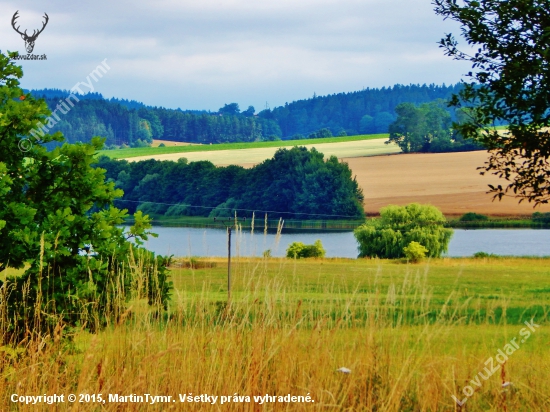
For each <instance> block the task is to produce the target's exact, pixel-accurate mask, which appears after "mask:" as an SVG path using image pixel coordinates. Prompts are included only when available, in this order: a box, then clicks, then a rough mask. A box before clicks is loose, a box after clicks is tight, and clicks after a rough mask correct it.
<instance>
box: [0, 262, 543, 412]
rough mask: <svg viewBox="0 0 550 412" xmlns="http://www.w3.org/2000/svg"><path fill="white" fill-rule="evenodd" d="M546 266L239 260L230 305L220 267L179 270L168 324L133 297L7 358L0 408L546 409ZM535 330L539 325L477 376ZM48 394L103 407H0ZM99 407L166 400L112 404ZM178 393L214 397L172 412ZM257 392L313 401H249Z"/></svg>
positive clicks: (5, 352) (178, 266) (182, 266)
mask: <svg viewBox="0 0 550 412" xmlns="http://www.w3.org/2000/svg"><path fill="white" fill-rule="evenodd" d="M549 262H550V261H549V260H547V259H520V258H517V259H512V258H510V259H508V258H499V259H450V258H446V259H434V260H431V261H425V262H424V263H421V264H416V265H412V264H407V263H406V262H402V261H385V260H365V259H359V260H345V259H320V260H310V259H308V260H292V259H278V258H277V259H276V258H263V259H260V258H255V259H254V258H237V259H234V260H233V262H232V263H233V264H232V286H233V287H232V298H231V301H230V302H229V303H227V267H226V260H224V259H221V258H218V259H214V258H212V259H210V258H208V259H206V258H205V259H201V258H198V259H195V260H194V262H192V264H186V262H184V261H182V260H176V262H175V264H174V268H173V270H172V280H173V282H174V292H173V296H172V300H171V303H170V305H169V308H168V311H167V312H166V313H162V314H160V315H159V314H158V312H155V311H151V310H150V309H148V307H147V305H146V302H144V301H141V300H139V299H136V300H134V301H132V302H130V304H129V306H130V308H129V309H128V310H127V311H126V313H124V314H123V315H122V316H121V317H120V319H119V321H118V322H117V324H113V325H110V326H109V327H108V328H107V329H106V330H104V331H101V332H99V333H97V334H89V333H86V332H82V331H78V330H63V331H62V332H61V331H60V332H59V334H57V332H56V333H54V336H53V337H41V338H40V339H34V340H32V341H28V342H26V343H25V344H24V345H22V346H20V347H18V348H13V347H8V346H4V347H3V348H2V352H0V353H1V355H0V359H1V365H2V384H1V385H0V402H1V404H2V405H3V409H2V410H22V411H27V410H28V411H31V410H32V411H36V410H44V411H46V410H59V411H64V410H71V411H74V410H81V411H119V410H128V411H134V410H136V411H145V410H147V411H149V410H154V411H157V410H158V411H164V410H186V411H202V410H215V411H217V410H224V411H225V410H227V411H245V410H246V411H248V410H250V411H256V410H258V411H259V410H266V411H271V410H276V411H278V410H292V411H306V410H319V411H326V410H339V411H544V410H550V387H549V385H550V383H549V382H550V380H549V377H550V368H548V365H550V352H549V351H548V345H549V344H550V332H549V330H548V328H547V326H548V324H549V322H548V312H549V309H550V305H549V303H550V302H549V299H548V296H549V292H550V288H549V287H548V286H547V285H548V277H549V276H550V265H549ZM187 263H189V262H187ZM533 317H534V321H535V323H536V324H538V325H540V327H539V328H537V329H536V331H535V332H534V333H532V334H531V336H530V337H529V338H528V339H526V340H525V341H524V342H522V343H519V345H520V346H519V349H517V351H516V352H514V353H512V354H510V356H509V358H508V360H507V361H506V363H505V364H504V367H500V368H499V369H498V371H497V372H495V373H494V374H493V375H492V376H490V377H488V379H487V380H484V379H480V378H479V375H477V374H478V373H479V372H481V373H483V371H484V368H486V367H487V363H486V361H487V360H488V359H489V358H491V357H495V356H496V355H497V354H498V352H497V351H498V350H499V349H502V348H503V347H504V346H505V345H506V344H507V343H508V342H510V341H511V340H512V339H513V338H517V339H516V341H517V342H519V339H520V338H521V336H520V331H521V330H522V329H524V328H526V325H525V324H524V323H523V322H525V321H529V320H531V318H533ZM62 335H64V336H65V338H62ZM495 365H499V364H498V363H497V362H496V361H495ZM341 367H346V368H349V369H350V370H351V373H349V374H348V373H342V372H338V371H337V369H339V368H341ZM486 375H487V374H486ZM476 376H477V380H478V381H479V385H475V384H472V383H471V382H470V381H472V380H474V381H475V380H476ZM503 382H512V385H509V384H506V385H505V387H503V386H502V383H503ZM466 386H470V387H472V388H473V391H474V392H473V394H472V396H470V397H468V398H467V401H466V403H465V404H464V405H463V406H462V407H461V406H459V405H458V404H457V403H456V402H455V401H454V400H453V398H452V395H454V396H456V397H457V399H459V400H461V401H462V400H463V399H464V398H465V397H466V396H465V395H464V394H463V388H464V387H466ZM53 393H57V394H65V396H67V395H68V394H71V393H73V394H90V395H93V394H96V395H97V394H102V397H103V399H104V400H106V402H105V403H101V402H95V403H94V402H83V403H78V402H77V403H75V404H71V403H68V402H65V403H60V404H57V405H55V406H51V405H46V404H37V405H27V406H25V405H24V404H20V403H12V402H10V397H11V396H12V394H19V395H40V394H48V395H50V394H53ZM109 394H118V395H121V396H122V395H124V396H126V395H131V394H136V395H144V394H151V395H162V396H172V397H173V398H172V399H170V401H172V400H175V401H176V402H168V403H156V404H153V405H146V404H145V403H132V402H127V403H125V402H118V403H117V402H109V397H108V395H109ZM179 394H181V395H182V396H191V395H192V396H200V395H206V394H208V395H213V396H218V397H219V398H218V399H217V401H216V403H215V404H212V403H211V402H212V400H211V401H210V403H205V402H193V403H188V402H186V403H185V404H182V403H180V400H179V399H180V398H179ZM266 394H268V395H277V396H283V397H284V396H286V395H289V394H290V395H291V396H302V397H306V396H310V397H311V398H310V399H312V400H314V402H309V403H308V402H299V403H289V402H284V398H282V400H283V402H269V401H266V402H265V403H263V404H260V401H259V400H258V401H256V402H255V400H254V398H253V396H258V395H261V396H265V395H266ZM221 396H225V397H226V398H225V399H224V404H223V405H221V404H220V402H221V400H222V398H221ZM234 396H235V397H234ZM236 396H241V397H243V398H241V399H239V398H238V397H236ZM246 396H249V397H250V402H246V398H245V397H246ZM89 399H91V398H89ZM96 399H97V398H96ZM203 399H205V398H203ZM304 399H306V398H304Z"/></svg>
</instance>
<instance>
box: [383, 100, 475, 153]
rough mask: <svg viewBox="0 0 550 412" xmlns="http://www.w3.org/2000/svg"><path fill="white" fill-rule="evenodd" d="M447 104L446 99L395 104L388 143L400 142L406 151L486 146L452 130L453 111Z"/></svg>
mask: <svg viewBox="0 0 550 412" xmlns="http://www.w3.org/2000/svg"><path fill="white" fill-rule="evenodd" d="M445 107H446V103H445V101H443V100H436V101H433V102H430V103H424V104H421V105H420V106H416V105H414V104H412V103H401V104H399V105H398V106H397V107H396V108H395V112H396V113H397V119H396V120H395V121H394V122H393V123H392V124H390V126H389V132H390V138H389V140H388V141H387V142H386V143H395V144H397V145H398V146H399V147H400V148H401V150H402V151H403V152H404V153H411V152H457V151H468V150H481V149H483V146H481V145H480V144H478V143H476V142H472V141H465V140H464V139H463V138H462V136H461V135H460V134H459V133H457V132H455V131H454V130H453V128H452V119H451V115H450V113H449V112H448V111H447V110H446V109H445ZM459 115H460V114H459Z"/></svg>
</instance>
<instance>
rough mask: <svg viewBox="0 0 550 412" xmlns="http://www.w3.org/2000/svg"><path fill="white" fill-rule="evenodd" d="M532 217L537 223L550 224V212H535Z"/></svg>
mask: <svg viewBox="0 0 550 412" xmlns="http://www.w3.org/2000/svg"><path fill="white" fill-rule="evenodd" d="M531 219H532V220H533V221H534V222H537V223H543V224H550V213H540V212H535V213H533V216H532V217H531Z"/></svg>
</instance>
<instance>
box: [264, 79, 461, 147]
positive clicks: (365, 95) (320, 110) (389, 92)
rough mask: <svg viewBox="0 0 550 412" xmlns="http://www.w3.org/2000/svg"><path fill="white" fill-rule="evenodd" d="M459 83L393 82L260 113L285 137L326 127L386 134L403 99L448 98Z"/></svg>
mask: <svg viewBox="0 0 550 412" xmlns="http://www.w3.org/2000/svg"><path fill="white" fill-rule="evenodd" d="M461 87H462V86H461V84H460V83H457V84H455V85H452V86H445V85H442V86H437V85H434V84H430V85H425V84H424V85H422V86H420V85H409V86H403V85H399V84H398V85H395V86H393V87H388V88H385V87H383V88H381V89H365V90H362V91H358V92H352V93H339V94H332V95H328V96H313V98H310V99H305V100H298V101H297V102H292V103H287V104H285V105H284V106H280V107H276V108H274V109H273V110H264V111H262V112H260V113H259V116H260V117H262V118H265V119H272V120H275V121H276V122H277V124H278V125H279V127H280V128H281V131H282V133H283V135H284V136H293V135H296V134H302V135H305V136H307V135H308V134H310V133H311V132H313V131H316V130H318V129H322V128H328V129H330V130H331V131H332V133H333V134H334V136H337V135H339V134H340V133H342V131H345V132H346V134H348V135H352V134H360V133H387V132H388V126H389V125H390V123H392V122H393V121H394V120H395V119H396V115H395V112H394V109H395V107H396V106H397V105H398V104H400V103H404V102H409V103H413V104H417V105H418V104H421V103H427V102H431V101H434V100H437V99H445V100H447V99H449V98H450V97H451V95H452V94H454V93H458V91H459V90H460V89H461Z"/></svg>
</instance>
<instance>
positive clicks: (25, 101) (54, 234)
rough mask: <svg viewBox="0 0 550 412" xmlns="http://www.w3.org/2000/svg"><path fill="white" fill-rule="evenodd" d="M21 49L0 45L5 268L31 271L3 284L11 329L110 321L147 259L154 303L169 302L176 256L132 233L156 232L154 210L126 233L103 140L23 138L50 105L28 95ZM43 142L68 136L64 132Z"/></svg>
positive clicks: (16, 333)
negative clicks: (100, 161) (99, 163)
mask: <svg viewBox="0 0 550 412" xmlns="http://www.w3.org/2000/svg"><path fill="white" fill-rule="evenodd" d="M13 57H15V54H10V55H9V56H8V55H4V54H1V53H0V271H2V270H4V269H6V268H8V267H9V268H23V267H26V268H27V269H26V270H25V272H24V274H23V275H22V276H17V277H11V278H10V277H8V278H7V279H6V280H5V281H3V282H0V292H1V293H0V307H1V308H2V313H3V316H5V319H4V320H5V322H4V323H3V324H2V325H3V326H5V325H6V322H7V323H8V324H9V326H8V327H7V329H3V332H4V333H7V335H9V336H11V337H15V338H17V337H19V338H20V337H21V336H22V335H25V336H27V337H28V336H29V334H30V335H32V334H33V333H35V332H36V333H40V332H44V331H48V330H51V329H52V328H53V327H55V326H56V325H61V324H68V325H72V326H75V325H81V326H82V327H84V326H85V327H88V328H91V329H97V328H98V327H101V326H102V325H104V324H105V323H106V322H109V321H110V320H111V315H113V316H116V315H117V314H119V315H120V313H121V311H122V310H124V306H125V303H126V301H127V300H128V299H129V298H130V295H131V292H132V290H133V289H134V288H133V286H134V285H133V282H134V280H135V277H133V276H132V273H135V268H136V266H137V265H138V263H136V262H138V261H139V262H141V269H143V270H142V273H141V275H143V277H142V287H143V289H144V290H146V292H145V294H146V295H147V296H148V297H149V300H150V303H158V304H160V305H165V304H166V302H167V299H168V294H169V289H170V284H169V282H168V280H167V277H166V276H167V271H166V265H167V263H168V259H166V258H162V257H155V256H154V255H153V254H152V253H150V252H148V251H146V250H143V249H141V248H139V247H133V246H132V244H131V243H130V242H129V241H128V238H130V237H133V238H135V240H136V242H137V243H138V244H140V243H141V241H142V240H146V239H147V236H148V234H150V233H149V232H148V229H149V228H150V227H151V226H150V223H149V220H148V218H147V217H146V216H143V215H142V213H137V214H135V215H134V217H135V225H134V226H133V227H132V228H131V230H130V232H129V233H126V234H125V233H123V229H121V228H120V227H119V226H120V225H121V223H123V220H124V218H125V217H126V216H127V211H126V210H119V209H117V208H116V207H113V201H114V200H115V199H117V198H119V197H121V196H122V194H123V193H122V191H121V190H119V189H115V187H114V184H113V183H108V182H106V181H105V171H104V170H103V169H100V168H93V167H92V165H93V164H94V163H95V162H96V160H95V156H94V155H95V153H96V152H97V151H98V150H99V149H101V147H102V139H100V138H93V139H92V141H91V142H90V143H89V144H63V145H62V146H60V147H57V148H56V149H55V150H53V151H47V150H46V149H45V148H44V147H43V146H41V145H34V146H33V147H32V148H30V150H28V151H22V150H21V149H20V147H19V146H18V144H19V142H20V140H21V139H22V138H25V137H26V136H28V135H29V132H30V131H31V130H32V129H33V128H34V127H35V125H36V124H37V123H38V122H39V121H43V120H44V118H45V117H47V116H49V115H50V111H49V110H48V108H47V106H46V104H45V102H44V101H40V100H36V99H34V98H33V97H32V96H31V95H30V94H24V93H23V91H22V90H21V88H20V87H19V79H20V78H21V77H22V75H23V73H22V70H21V68H20V67H19V66H16V65H15V64H14V61H13ZM43 141H44V142H45V143H47V142H52V141H55V142H60V143H61V142H62V141H63V136H62V135H61V134H60V133H55V134H53V135H45V136H44V137H43ZM6 331H7V332H6ZM7 335H4V336H3V338H4V339H6V336H7ZM8 338H9V337H8ZM9 339H11V338H9Z"/></svg>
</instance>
